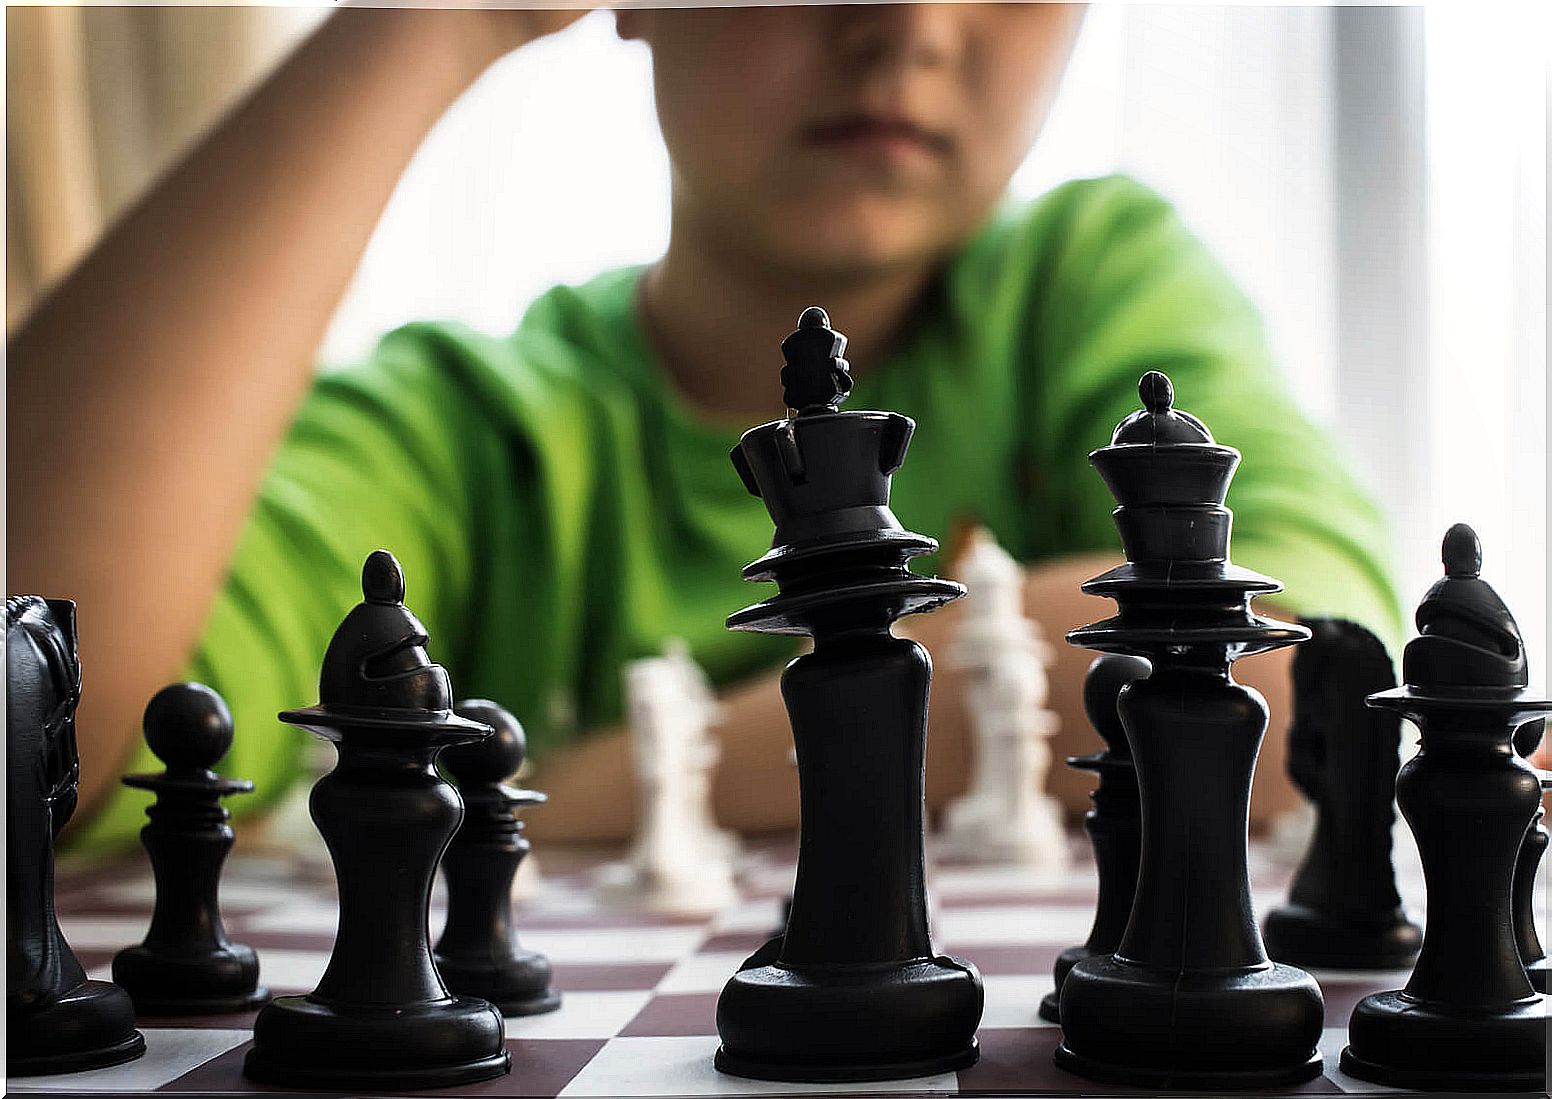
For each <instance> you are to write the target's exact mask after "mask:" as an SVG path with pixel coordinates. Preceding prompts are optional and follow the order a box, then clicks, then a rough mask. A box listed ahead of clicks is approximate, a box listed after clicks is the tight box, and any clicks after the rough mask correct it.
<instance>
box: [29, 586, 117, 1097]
mask: <svg viewBox="0 0 1552 1099" xmlns="http://www.w3.org/2000/svg"><path fill="white" fill-rule="evenodd" d="M5 650H6V681H5V682H6V686H5V710H6V720H5V731H6V766H5V771H6V797H5V821H6V921H5V923H6V936H5V937H6V1062H5V1071H6V1075H7V1076H41V1075H45V1074H51V1073H61V1072H79V1071H81V1070H83V1069H91V1068H104V1067H106V1066H108V1065H117V1064H122V1063H123V1062H125V1061H132V1060H134V1059H135V1058H136V1057H139V1056H140V1055H141V1054H143V1053H145V1038H144V1037H143V1036H142V1035H141V1034H140V1032H139V1031H138V1030H136V1029H135V1009H134V1007H133V1005H132V1004H131V1003H130V999H129V995H128V994H127V993H126V992H125V991H124V990H123V989H122V988H119V987H118V986H117V985H114V984H110V983H108V982H107V981H91V980H87V978H86V972H85V970H83V969H82V968H81V963H80V962H79V961H78V960H76V956H75V954H74V952H72V951H71V949H70V944H69V943H68V942H66V941H65V937H64V935H63V934H62V933H61V932H60V930H59V922H58V920H57V919H56V918H55V915H54V840H55V838H56V837H57V836H58V835H59V831H60V829H61V828H63V827H64V826H65V822H66V821H68V820H69V819H70V816H71V814H72V813H74V812H75V806H76V790H77V787H78V786H79V783H80V775H81V771H80V759H79V757H78V756H77V754H76V744H75V709H76V704H77V702H79V701H80V697H81V664H80V657H79V656H78V654H77V651H76V633H75V604H74V603H72V602H70V601H69V600H68V599H41V598H39V597H38V596H35V595H19V596H12V597H10V598H8V599H7V600H6V601H5Z"/></svg>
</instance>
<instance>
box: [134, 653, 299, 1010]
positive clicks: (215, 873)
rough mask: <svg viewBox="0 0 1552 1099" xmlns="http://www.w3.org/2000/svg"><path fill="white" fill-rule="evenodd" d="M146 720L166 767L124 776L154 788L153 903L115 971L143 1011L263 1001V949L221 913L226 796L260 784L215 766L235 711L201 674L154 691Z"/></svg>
mask: <svg viewBox="0 0 1552 1099" xmlns="http://www.w3.org/2000/svg"><path fill="white" fill-rule="evenodd" d="M142 727H143V728H144V730H145V738H146V743H147V744H148V745H150V747H151V751H152V752H153V753H154V754H155V755H156V757H157V758H158V759H160V760H161V761H162V762H163V763H164V764H166V765H167V769H166V770H165V771H164V772H162V773H161V774H147V775H125V776H124V778H123V779H122V780H121V781H122V782H123V783H124V785H126V786H133V787H135V788H136V789H140V790H150V791H152V792H153V793H155V794H156V801H155V802H154V803H153V804H152V805H151V806H150V807H149V808H147V809H146V816H147V817H149V818H150V823H148V824H147V825H146V826H145V827H144V828H142V829H141V830H140V842H141V843H142V844H144V845H145V849H146V853H147V854H148V855H149V856H150V858H151V870H152V873H153V874H154V875H155V878H156V907H155V909H154V910H153V911H152V914H151V927H150V929H149V930H148V931H147V932H146V937H145V941H144V942H143V943H141V944H140V945H139V946H132V947H129V948H128V949H126V950H121V951H119V952H118V954H117V955H115V956H114V959H113V980H114V981H115V982H116V983H117V984H119V985H120V986H121V987H122V988H123V989H124V991H126V992H128V993H129V996H130V999H132V1000H133V1001H134V1002H135V1010H136V1011H138V1012H140V1013H141V1014H142V1015H207V1014H211V1015H213V1014H219V1013H221V1012H227V1011H246V1010H247V1009H249V1008H253V1007H257V1006H259V1005H260V1004H262V1003H263V1002H264V1001H265V1000H267V999H269V990H268V989H265V988H261V987H259V958H258V955H257V954H255V953H254V952H253V948H252V947H249V946H243V945H242V944H240V943H233V942H231V941H229V940H228V939H227V937H226V928H225V927H224V926H223V925H222V922H221V908H220V896H219V894H220V882H221V865H222V863H224V862H225V861H226V856H227V853H228V852H230V851H231V849H232V841H233V840H234V839H235V838H236V837H235V836H234V834H233V832H232V827H231V825H229V824H228V823H227V820H228V818H229V817H230V814H229V813H228V812H227V811H226V809H225V807H224V806H222V804H221V799H222V798H224V797H227V796H229V795H231V794H246V793H249V792H250V791H252V790H253V783H251V782H247V781H244V780H242V779H232V778H222V777H221V776H220V775H217V774H215V773H214V772H213V771H212V770H211V768H212V767H214V766H215V765H216V764H217V763H218V762H220V760H221V758H222V757H223V756H225V755H226V753H227V752H228V751H229V750H230V749H231V747H232V714H231V711H230V710H228V709H227V708H226V702H225V701H224V700H223V699H222V698H221V696H220V695H218V694H217V693H216V692H215V691H213V690H211V689H210V688H209V687H207V686H205V685H204V684H203V683H174V684H173V685H172V686H170V687H163V688H162V689H161V690H160V691H158V692H157V693H156V694H155V695H153V696H152V698H151V701H150V703H148V704H147V706H146V709H145V717H144V719H143V721H142Z"/></svg>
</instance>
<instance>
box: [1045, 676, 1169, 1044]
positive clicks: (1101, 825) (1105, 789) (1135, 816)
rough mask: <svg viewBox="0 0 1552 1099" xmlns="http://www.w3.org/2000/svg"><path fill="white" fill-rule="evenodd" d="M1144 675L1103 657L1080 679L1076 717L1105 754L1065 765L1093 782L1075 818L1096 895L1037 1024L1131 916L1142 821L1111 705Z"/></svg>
mask: <svg viewBox="0 0 1552 1099" xmlns="http://www.w3.org/2000/svg"><path fill="white" fill-rule="evenodd" d="M1147 675H1148V662H1147V661H1146V660H1144V659H1142V657H1140V656H1126V655H1124V654H1122V653H1106V654H1105V655H1104V656H1100V657H1097V658H1096V659H1095V660H1094V663H1092V664H1090V665H1089V670H1088V675H1086V676H1085V677H1084V680H1083V710H1084V713H1086V714H1087V715H1088V719H1089V724H1090V725H1092V726H1093V727H1094V731H1095V732H1096V733H1098V734H1099V737H1100V739H1101V740H1103V741H1104V742H1105V747H1104V749H1103V750H1102V751H1098V752H1094V753H1092V754H1090V755H1086V756H1072V757H1070V758H1069V759H1068V760H1067V766H1069V767H1075V768H1077V769H1078V770H1080V771H1093V772H1094V773H1095V774H1097V775H1098V776H1099V785H1097V786H1095V787H1094V792H1093V793H1091V794H1090V795H1089V799H1090V800H1091V801H1093V803H1094V808H1092V809H1090V810H1089V811H1088V813H1087V814H1085V815H1084V818H1083V828H1084V830H1085V831H1086V832H1088V834H1089V842H1090V844H1092V845H1093V848H1094V868H1095V870H1096V871H1097V873H1098V876H1099V895H1098V897H1097V898H1096V899H1095V902H1094V926H1093V927H1092V928H1090V929H1089V937H1088V938H1087V939H1086V940H1084V941H1083V942H1082V943H1080V944H1079V945H1077V946H1069V947H1068V948H1067V949H1066V950H1064V951H1062V952H1061V955H1060V956H1059V957H1057V959H1056V966H1055V968H1054V970H1053V975H1054V976H1055V978H1056V988H1055V989H1053V990H1052V991H1050V992H1048V993H1046V995H1045V998H1044V999H1042V1000H1041V1001H1040V1017H1041V1018H1042V1019H1045V1020H1046V1021H1048V1022H1052V1023H1059V1022H1061V1021H1062V1007H1061V1000H1062V985H1063V984H1064V983H1065V982H1066V980H1067V974H1068V973H1070V972H1072V967H1073V966H1075V965H1077V964H1078V963H1079V962H1081V961H1082V960H1083V959H1084V958H1093V957H1096V956H1098V957H1104V956H1106V955H1109V954H1114V953H1115V949H1116V947H1117V946H1119V945H1121V935H1122V933H1123V932H1124V931H1125V930H1126V921H1127V920H1128V919H1129V918H1130V917H1131V914H1132V895H1133V891H1134V890H1135V888H1136V886H1137V859H1138V856H1139V853H1140V849H1141V847H1142V816H1141V809H1140V806H1139V803H1138V796H1137V771H1136V768H1135V767H1134V766H1133V765H1132V749H1131V745H1129V744H1127V742H1126V730H1125V729H1124V728H1123V727H1122V725H1121V718H1120V715H1119V714H1117V713H1116V700H1117V698H1119V697H1120V694H1121V689H1122V688H1123V687H1125V686H1126V685H1127V684H1129V683H1131V682H1132V681H1133V680H1136V679H1143V678H1146V677H1147Z"/></svg>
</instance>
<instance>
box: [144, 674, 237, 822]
mask: <svg viewBox="0 0 1552 1099" xmlns="http://www.w3.org/2000/svg"><path fill="white" fill-rule="evenodd" d="M142 724H143V726H144V730H145V742H146V745H147V747H149V748H150V749H151V753H152V755H154V756H156V758H157V759H159V760H161V761H162V763H163V764H164V765H165V766H166V770H165V771H164V772H162V773H160V774H140V775H125V776H124V777H123V778H122V779H121V780H120V781H121V782H123V783H124V785H125V786H132V787H135V788H137V789H141V790H151V791H153V792H163V791H166V792H174V791H187V792H194V793H206V794H211V795H214V796H216V797H225V796H226V795H228V794H246V793H248V792H250V791H251V790H252V789H253V783H252V782H249V781H248V780H246V779H235V778H223V777H221V776H220V775H217V774H215V773H214V771H213V770H212V768H214V767H215V765H216V764H217V763H219V762H220V761H221V759H222V757H224V756H225V755H226V753H227V752H228V751H230V750H231V747H232V711H231V710H229V709H227V706H226V701H225V700H224V699H223V698H222V697H221V696H220V695H219V694H217V693H216V692H215V691H213V690H211V689H210V688H209V687H207V686H205V685H204V684H203V683H174V684H171V685H170V686H167V687H163V688H162V689H161V690H160V691H157V692H156V694H154V695H152V696H151V701H150V702H148V703H147V704H146V708H145V716H144V719H143V721H142ZM210 808H211V811H213V812H215V813H216V814H218V816H219V819H221V820H225V819H226V812H225V810H222V809H220V808H219V805H217V804H216V803H211V807H210Z"/></svg>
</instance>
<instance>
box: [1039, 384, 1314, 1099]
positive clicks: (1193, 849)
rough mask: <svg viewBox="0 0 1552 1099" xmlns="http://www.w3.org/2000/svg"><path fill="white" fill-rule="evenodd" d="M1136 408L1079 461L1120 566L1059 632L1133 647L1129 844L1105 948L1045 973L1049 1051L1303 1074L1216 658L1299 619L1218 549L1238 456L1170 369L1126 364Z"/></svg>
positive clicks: (1243, 692) (1100, 1067)
mask: <svg viewBox="0 0 1552 1099" xmlns="http://www.w3.org/2000/svg"><path fill="white" fill-rule="evenodd" d="M1139 390H1140V392H1141V395H1142V402H1143V405H1144V408H1143V410H1142V411H1140V412H1137V413H1133V414H1132V415H1130V416H1128V417H1127V418H1126V419H1124V420H1123V421H1122V422H1121V423H1120V425H1119V426H1118V427H1117V428H1116V430H1115V434H1114V436H1113V438H1112V440H1111V443H1110V445H1109V446H1106V447H1103V448H1101V449H1099V450H1096V451H1094V452H1093V453H1092V454H1090V455H1089V461H1090V462H1091V463H1092V464H1093V465H1094V467H1095V469H1097V470H1098V471H1099V474H1100V476H1101V477H1103V478H1104V480H1105V483H1106V484H1107V485H1108V486H1109V488H1110V490H1111V493H1112V494H1113V495H1114V496H1115V498H1116V501H1117V503H1118V504H1119V505H1120V506H1119V507H1118V508H1117V509H1116V511H1115V523H1116V527H1117V529H1118V530H1119V532H1120V535H1121V543H1122V547H1123V548H1124V550H1125V552H1126V563H1125V564H1123V565H1121V566H1119V567H1117V568H1114V569H1112V570H1110V571H1109V572H1106V573H1104V574H1102V575H1100V576H1097V577H1095V578H1094V579H1092V580H1089V581H1087V582H1086V583H1085V584H1084V585H1083V590H1084V591H1085V592H1088V593H1089V594H1091V595H1103V596H1108V597H1110V598H1112V599H1114V600H1115V601H1116V604H1117V609H1118V613H1117V614H1116V615H1115V616H1114V617H1112V618H1108V619H1105V620H1104V621H1102V622H1097V623H1094V624H1093V625H1090V626H1084V627H1081V628H1079V629H1076V630H1073V631H1072V632H1071V633H1069V634H1068V635H1067V639H1068V641H1070V642H1071V643H1073V644H1075V645H1081V646H1084V647H1085V648H1090V649H1098V650H1100V651H1101V652H1121V653H1130V654H1132V655H1134V656H1142V657H1146V658H1147V659H1148V660H1149V661H1150V662H1151V663H1152V665H1153V669H1152V673H1151V674H1150V675H1149V676H1148V678H1146V679H1138V680H1136V681H1134V682H1133V683H1131V684H1129V685H1127V686H1126V687H1125V688H1123V689H1122V691H1121V693H1120V698H1119V701H1118V703H1117V712H1118V713H1119V715H1120V718H1121V722H1122V724H1123V726H1124V727H1125V729H1126V734H1127V739H1128V741H1129V743H1130V744H1131V749H1132V759H1133V762H1134V764H1135V766H1136V771H1137V783H1138V789H1139V792H1140V794H1141V798H1142V836H1143V839H1142V855H1141V862H1140V865H1139V869H1138V876H1137V886H1136V894H1135V899H1134V901H1133V904H1132V912H1131V918H1130V919H1129V920H1128V922H1127V926H1126V932H1125V934H1124V935H1123V936H1122V938H1121V942H1120V945H1119V946H1118V947H1117V948H1116V950H1115V953H1114V954H1113V955H1111V956H1108V957H1095V958H1089V959H1086V960H1084V961H1080V962H1078V963H1077V964H1076V965H1074V966H1073V968H1072V971H1071V972H1070V973H1068V975H1067V979H1066V981H1065V982H1064V983H1063V985H1062V993H1061V1004H1060V1011H1061V1021H1062V1031H1063V1041H1062V1044H1061V1045H1060V1046H1059V1047H1058V1049H1057V1051H1056V1063H1057V1064H1058V1065H1060V1066H1061V1067H1062V1068H1065V1069H1067V1070H1069V1071H1071V1072H1075V1073H1077V1074H1078V1075H1081V1076H1085V1077H1089V1078H1091V1079H1095V1080H1103V1081H1109V1082H1117V1083H1126V1084H1134V1085H1140V1086H1143V1087H1192V1088H1197V1087H1200V1088H1220V1087H1230V1088H1241V1087H1246V1088H1250V1087H1275V1086H1278V1085H1281V1084H1291V1083H1295V1082H1298V1081H1301V1080H1306V1079H1310V1078H1312V1077H1314V1076H1316V1075H1318V1074H1319V1073H1320V1071H1321V1066H1322V1062H1321V1056H1320V1053H1319V1052H1318V1050H1317V1043H1318V1042H1319V1040H1320V1035H1321V1026H1322V1022H1323V1015H1324V1009H1323V1003H1322V1000H1321V995H1320V988H1319V986H1318V985H1316V983H1315V980H1314V978H1313V977H1311V976H1310V975H1309V974H1308V973H1305V972H1304V971H1302V970H1299V969H1295V968H1293V967H1292V966H1286V965H1280V964H1277V963H1274V962H1272V961H1271V960H1269V959H1268V958H1267V955H1266V951H1265V949H1264V947H1263V946H1262V942H1261V936H1260V933H1259V931H1258V930H1257V928H1256V920H1255V914H1254V912H1253V910H1252V904H1251V897H1250V884H1249V875H1248V871H1247V866H1246V861H1247V852H1246V827H1247V817H1248V809H1249V803H1250V784H1251V778H1252V775H1253V772H1254V769H1255V761H1256V753H1257V751H1258V750H1259V748H1260V744H1261V738H1262V737H1263V736H1264V735H1265V732H1266V725H1267V710H1266V704H1265V702H1263V701H1262V699H1261V697H1260V695H1258V694H1256V693H1255V692H1254V691H1251V690H1248V689H1247V688H1245V687H1242V686H1241V685H1239V684H1238V683H1236V682H1234V679H1233V676H1232V675H1231V674H1230V667H1231V665H1232V663H1233V661H1234V660H1236V659H1238V658H1239V657H1242V656H1247V655H1250V654H1254V653H1261V652H1267V651H1269V650H1271V649H1276V648H1280V647H1282V646H1284V645H1290V644H1294V643H1296V642H1299V641H1303V640H1304V639H1305V638H1307V637H1308V636H1309V631H1308V630H1306V629H1304V628H1303V627H1302V626H1296V625H1291V624H1289V623H1285V622H1278V621H1275V620H1272V619H1268V618H1263V617H1260V616H1258V615H1256V614H1255V613H1253V612H1252V610H1251V608H1250V601H1251V599H1252V598H1254V597H1255V596H1256V595H1259V594H1263V593H1267V592H1275V591H1278V590H1280V585H1279V584H1278V583H1277V582H1276V581H1274V580H1270V579H1268V578H1267V577H1264V576H1261V575H1259V574H1257V573H1253V572H1250V571H1249V570H1247V569H1243V568H1240V567H1239V566H1237V565H1233V564H1231V563H1230V561H1229V535H1230V528H1231V524H1232V520H1233V516H1232V514H1231V513H1230V512H1229V510H1228V509H1227V508H1225V507H1224V506H1223V502H1224V498H1225V496H1226V495H1227V492H1228V487H1229V481H1230V480H1231V478H1232V477H1233V474H1234V468H1235V466H1236V465H1238V464H1239V452H1238V451H1236V450H1234V449H1233V448H1231V447H1226V446H1219V445H1218V444H1217V443H1215V442H1214V440H1213V437H1212V435H1211V433H1210V432H1209V431H1208V430H1207V428H1206V426H1205V425H1204V424H1203V423H1202V422H1201V421H1200V420H1198V419H1197V418H1196V417H1194V416H1191V415H1190V414H1188V413H1184V412H1180V411H1177V410H1175V408H1174V391H1173V387H1172V386H1171V385H1170V381H1169V379H1168V378H1167V377H1165V376H1164V375H1163V374H1161V373H1158V372H1157V371H1150V372H1149V373H1147V374H1145V375H1143V377H1142V381H1141V384H1140V385H1139Z"/></svg>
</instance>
